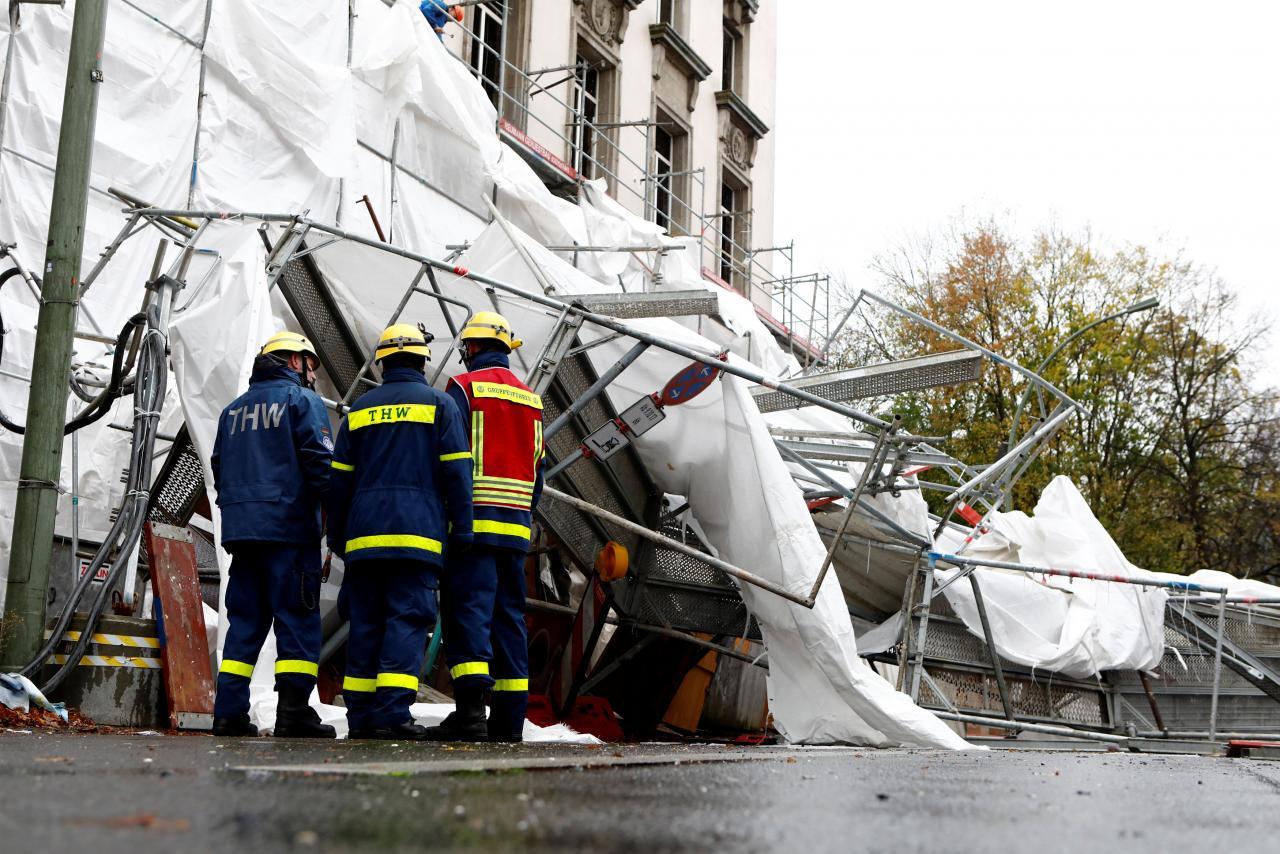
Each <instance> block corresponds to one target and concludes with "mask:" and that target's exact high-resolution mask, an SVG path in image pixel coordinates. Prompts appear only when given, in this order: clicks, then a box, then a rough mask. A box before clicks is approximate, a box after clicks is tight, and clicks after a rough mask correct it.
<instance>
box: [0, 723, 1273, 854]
mask: <svg viewBox="0 0 1280 854" xmlns="http://www.w3.org/2000/svg"><path fill="white" fill-rule="evenodd" d="M431 848H438V849H450V850H457V849H464V848H470V849H477V848H478V849H486V850H515V849H520V850H548V851H549V850H557V851H565V850H572V851H577V850H587V851H612V850H628V849H630V850H653V851H672V850H706V849H718V850H732V851H777V850H788V851H797V850H798V851H802V852H805V854H812V852H820V851H892V852H905V851H991V850H1008V851H1027V850H1034V851H1036V852H1038V854H1041V852H1055V851H1072V852H1077V851H1084V850H1104V851H1117V850H1118V851H1135V852H1136V851H1161V852H1169V851H1192V850H1231V851H1233V852H1242V851H1275V850H1278V849H1280V762H1268V761H1260V760H1250V759H1225V758H1211V757H1200V756H1155V755H1145V754H1128V753H1115V752H1110V753H1108V752H1082V753H1070V752H1045V751H991V752H985V753H977V752H967V753H941V752H932V751H905V750H903V751H875V750H865V749H851V748H826V749H823V748H808V749H797V748H791V747H723V746H716V745H690V746H676V745H626V746H618V745H605V746H602V747H583V746H568V745H534V744H530V745H518V746H510V745H468V746H458V747H455V748H452V749H450V748H449V747H447V746H435V745H431V746H429V745H415V744H401V745H395V744H385V743H371V742H327V743H316V742H304V741H288V740H272V739H252V740H231V739H215V738H212V737H209V736H195V735H166V736H158V735H157V736H145V735H93V734H84V735H77V734H47V733H41V732H39V731H37V732H34V733H31V734H17V733H0V849H2V850H4V851H14V852H16V851H23V850H44V851H75V852H115V851H123V852H135V854H136V852H145V851H175V850H181V851H183V852H196V851H237V852H241V854H243V853H244V852H250V851H255V852H256V851H263V850H299V851H346V850H379V851H396V850H410V849H431Z"/></svg>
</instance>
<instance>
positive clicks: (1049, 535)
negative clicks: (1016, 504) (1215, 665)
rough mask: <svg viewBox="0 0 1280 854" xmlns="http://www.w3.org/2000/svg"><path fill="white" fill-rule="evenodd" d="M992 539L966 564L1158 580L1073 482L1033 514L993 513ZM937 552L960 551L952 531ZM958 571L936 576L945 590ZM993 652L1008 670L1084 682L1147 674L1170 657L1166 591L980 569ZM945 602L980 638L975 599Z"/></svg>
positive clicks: (953, 595)
mask: <svg viewBox="0 0 1280 854" xmlns="http://www.w3.org/2000/svg"><path fill="white" fill-rule="evenodd" d="M989 527H990V533H987V534H985V535H983V536H982V537H980V538H978V539H977V540H975V541H974V542H973V543H972V544H971V545H970V546H969V547H968V548H967V549H965V551H964V554H965V555H966V556H968V557H974V558H985V559H988V560H998V561H1009V562H1014V563H1023V564H1028V565H1031V566H1042V567H1052V568H1054V569H1074V570H1084V571H1088V572H1100V573H1105V574H1108V575H1119V576H1125V577H1130V578H1133V577H1152V576H1153V575H1154V574H1153V573H1149V572H1147V571H1146V570H1143V569H1140V568H1138V567H1136V566H1134V565H1133V564H1131V563H1129V561H1127V560H1126V559H1125V557H1124V554H1123V553H1121V551H1120V548H1119V546H1117V545H1116V543H1115V541H1114V540H1113V539H1111V536H1110V535H1109V534H1108V533H1107V531H1106V529H1105V528H1103V527H1102V524H1101V523H1100V522H1098V520H1097V518H1095V517H1094V515H1093V513H1092V512H1091V511H1090V510H1089V506H1088V505H1087V504H1086V503H1085V500H1084V496H1082V495H1081V494H1080V491H1079V490H1078V489H1076V487H1075V485H1074V484H1073V483H1072V482H1071V480H1070V479H1069V478H1067V477H1063V476H1059V477H1056V478H1054V479H1053V480H1052V481H1050V483H1049V485H1048V486H1047V487H1045V490H1044V492H1043V493H1042V494H1041V496H1040V500H1039V502H1038V503H1037V504H1036V508H1035V513H1034V515H1032V516H1028V515H1027V514H1025V513H1022V512H1020V511H1014V512H1011V513H993V514H992V515H991V517H990V518H989ZM943 537H944V539H943V541H942V542H941V543H940V547H941V548H942V549H943V550H945V551H955V550H956V549H957V548H959V545H958V542H957V537H956V535H955V534H954V533H952V532H947V533H945V534H944V535H943ZM956 572H959V570H955V569H939V570H937V573H936V574H937V578H938V582H939V584H941V583H943V582H944V581H945V580H946V579H949V578H950V577H951V576H952V575H954V574H955V573H956ZM977 572H978V573H979V575H978V579H979V582H980V584H981V586H982V595H983V600H984V602H985V603H986V607H987V616H988V618H989V619H990V622H991V633H992V637H993V639H994V640H995V645H996V649H997V650H999V652H1000V654H1001V655H1003V656H1004V657H1005V658H1008V659H1009V660H1010V661H1016V662H1018V663H1019V664H1025V665H1028V666H1030V667H1036V668H1044V669H1045V670H1051V671H1054V672H1055V673H1062V674H1065V675H1067V676H1074V677H1077V678H1086V677H1089V676H1096V675H1097V674H1098V673H1100V672H1101V671H1103V670H1117V669H1139V670H1148V669H1150V668H1153V667H1155V666H1156V665H1157V664H1159V663H1160V659H1161V657H1162V656H1163V655H1164V607H1165V601H1166V600H1167V599H1168V595H1167V594H1166V593H1165V591H1164V590H1161V589H1159V588H1151V587H1138V586H1136V585H1132V584H1116V583H1109V582H1105V581H1088V580H1078V579H1067V578H1061V577H1049V576H1031V575H1028V574H1025V573H1021V572H1006V571H1003V570H984V569H979V570H977ZM943 595H944V596H946V597H947V601H948V602H950V603H951V607H952V608H954V609H955V611H956V613H957V614H958V615H959V616H960V618H961V619H962V620H964V623H965V625H966V626H967V627H968V629H969V631H970V632H973V633H974V634H975V635H977V636H979V637H981V636H982V624H981V622H980V621H979V617H978V611H977V607H976V606H975V604H974V599H973V591H972V590H971V589H970V587H969V585H968V584H967V583H960V584H951V585H949V586H948V587H947V588H946V590H945V591H943Z"/></svg>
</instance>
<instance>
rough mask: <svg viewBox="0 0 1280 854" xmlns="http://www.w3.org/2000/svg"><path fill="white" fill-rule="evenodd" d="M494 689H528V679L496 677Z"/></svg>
mask: <svg viewBox="0 0 1280 854" xmlns="http://www.w3.org/2000/svg"><path fill="white" fill-rule="evenodd" d="M493 690H495V691H528V690H529V680H528V679H496V680H494V683H493Z"/></svg>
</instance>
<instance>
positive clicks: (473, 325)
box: [458, 311, 524, 353]
mask: <svg viewBox="0 0 1280 854" xmlns="http://www.w3.org/2000/svg"><path fill="white" fill-rule="evenodd" d="M458 340H459V341H498V342H500V343H501V344H503V345H504V346H506V348H507V352H508V353H509V352H511V351H512V350H518V349H519V348H520V345H521V344H523V343H524V342H523V341H521V340H520V339H519V338H516V337H515V336H514V335H513V334H512V333H511V324H510V323H507V319H506V318H505V317H503V316H502V315H500V314H498V313H497V312H496V311H477V312H476V313H475V314H473V315H471V319H470V320H468V321H467V325H466V326H464V327H462V332H461V333H460V334H459V335H458Z"/></svg>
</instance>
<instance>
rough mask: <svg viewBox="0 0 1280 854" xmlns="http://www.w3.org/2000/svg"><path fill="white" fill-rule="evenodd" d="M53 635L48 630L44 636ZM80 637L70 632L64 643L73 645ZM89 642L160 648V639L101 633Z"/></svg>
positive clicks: (96, 633)
mask: <svg viewBox="0 0 1280 854" xmlns="http://www.w3.org/2000/svg"><path fill="white" fill-rule="evenodd" d="M51 634H52V632H49V631H47V630H46V631H45V633H44V636H45V638H46V639H48V637H49V636H50V635H51ZM80 636H81V632H78V631H69V632H66V633H64V634H63V635H62V639H63V640H64V641H71V642H72V643H75V642H76V641H78V640H80ZM89 640H91V641H92V642H93V643H96V644H101V645H103V646H134V647H143V648H145V649H159V648H160V640H159V638H147V637H139V636H138V635H109V634H103V633H101V632H95V633H93V634H92V635H90V636H89Z"/></svg>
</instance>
